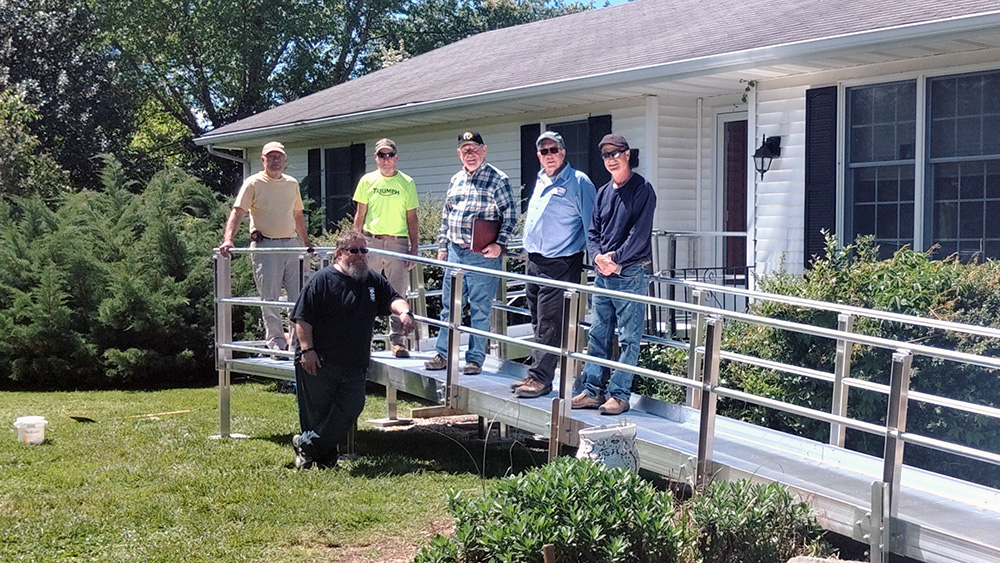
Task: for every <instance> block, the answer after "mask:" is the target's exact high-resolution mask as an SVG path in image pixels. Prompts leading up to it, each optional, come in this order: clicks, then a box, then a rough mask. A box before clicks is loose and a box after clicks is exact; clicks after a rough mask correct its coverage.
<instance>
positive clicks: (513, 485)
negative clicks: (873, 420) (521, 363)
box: [415, 457, 828, 563]
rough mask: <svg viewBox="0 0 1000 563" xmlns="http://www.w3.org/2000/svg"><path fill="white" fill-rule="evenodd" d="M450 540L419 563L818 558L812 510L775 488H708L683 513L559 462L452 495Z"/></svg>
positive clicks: (634, 482)
mask: <svg viewBox="0 0 1000 563" xmlns="http://www.w3.org/2000/svg"><path fill="white" fill-rule="evenodd" d="M449 509H450V512H451V514H452V517H453V520H454V524H455V532H454V534H453V535H451V536H441V535H439V536H436V537H435V538H433V539H432V540H431V541H430V543H429V544H428V545H427V546H425V547H424V548H423V549H422V550H421V551H420V553H418V554H417V557H416V559H415V562H416V563H458V562H462V563H475V562H485V561H490V562H493V561H504V562H522V561H523V562H540V561H541V560H542V546H544V545H545V544H552V545H553V547H554V548H555V552H556V560H557V561H573V562H595V563H596V562H601V563H604V562H608V563H610V562H671V563H672V562H683V563H695V562H700V561H705V562H712V563H715V562H722V561H731V562H734V563H756V562H759V563H772V562H775V561H786V560H787V559H788V558H790V557H792V556H794V555H801V554H814V555H818V554H824V553H826V552H828V546H827V545H826V544H825V543H823V542H822V541H821V539H820V538H821V535H822V530H821V529H820V528H819V527H818V526H817V524H816V522H815V520H814V519H812V518H811V517H810V516H809V508H808V506H807V505H805V504H803V503H797V502H794V500H793V498H792V496H791V495H790V494H789V493H788V492H787V491H786V490H785V489H784V488H783V487H781V486H780V485H768V486H763V485H754V484H752V483H749V482H736V483H724V482H722V483H714V484H712V485H710V486H709V487H707V488H706V489H705V490H704V491H703V492H699V493H696V494H695V496H694V497H693V498H692V499H690V500H688V501H687V502H686V503H682V502H677V503H675V499H674V497H673V496H672V495H671V494H670V493H669V492H661V491H658V490H656V489H655V488H654V487H653V485H652V484H650V483H649V482H648V481H645V480H643V479H642V478H640V477H639V476H638V475H635V474H633V473H631V472H629V471H627V470H624V469H607V468H605V467H604V466H602V465H599V464H595V463H593V462H590V461H585V460H578V459H574V458H568V457H561V458H558V459H556V460H555V461H553V462H552V463H550V464H548V465H546V466H543V467H540V468H537V469H533V470H531V471H528V472H526V473H524V474H522V475H520V476H515V477H508V478H507V479H504V480H503V481H501V482H500V483H499V484H498V485H497V487H496V489H495V490H493V491H491V492H489V493H487V494H486V495H484V496H482V497H468V496H465V495H463V494H460V493H452V496H451V497H450V499H449Z"/></svg>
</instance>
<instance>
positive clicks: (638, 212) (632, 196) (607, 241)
mask: <svg viewBox="0 0 1000 563" xmlns="http://www.w3.org/2000/svg"><path fill="white" fill-rule="evenodd" d="M654 211H656V192H654V191H653V186H652V185H650V183H649V182H647V181H646V179H645V178H643V177H642V176H640V175H638V174H635V173H633V174H632V177H631V178H629V179H628V181H627V182H625V185H623V186H620V187H618V189H615V187H614V180H611V181H610V182H608V183H607V184H604V185H603V186H601V188H600V189H599V190H597V200H596V201H595V202H594V216H593V219H592V220H591V222H590V229H589V230H588V231H587V251H588V252H590V255H591V256H597V255H598V254H604V253H606V252H611V259H612V260H614V261H615V263H616V264H618V265H619V266H621V268H622V270H625V269H626V268H628V267H629V266H634V265H636V264H642V263H644V262H649V261H651V260H652V259H653V243H652V235H653V213H654Z"/></svg>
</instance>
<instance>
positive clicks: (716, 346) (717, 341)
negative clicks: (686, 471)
mask: <svg viewBox="0 0 1000 563" xmlns="http://www.w3.org/2000/svg"><path fill="white" fill-rule="evenodd" d="M706 325H707V332H706V334H705V368H704V374H705V381H704V382H703V383H702V387H701V410H700V411H699V412H700V415H701V417H700V421H699V425H698V474H697V483H698V484H699V485H707V484H708V482H709V480H710V479H711V477H712V450H713V449H714V448H715V409H716V403H717V402H718V401H717V397H716V396H715V391H714V387H715V386H716V385H718V384H719V362H720V359H721V355H720V353H719V352H720V348H721V347H722V325H723V320H722V319H720V318H718V317H711V318H709V319H708V321H707V322H706Z"/></svg>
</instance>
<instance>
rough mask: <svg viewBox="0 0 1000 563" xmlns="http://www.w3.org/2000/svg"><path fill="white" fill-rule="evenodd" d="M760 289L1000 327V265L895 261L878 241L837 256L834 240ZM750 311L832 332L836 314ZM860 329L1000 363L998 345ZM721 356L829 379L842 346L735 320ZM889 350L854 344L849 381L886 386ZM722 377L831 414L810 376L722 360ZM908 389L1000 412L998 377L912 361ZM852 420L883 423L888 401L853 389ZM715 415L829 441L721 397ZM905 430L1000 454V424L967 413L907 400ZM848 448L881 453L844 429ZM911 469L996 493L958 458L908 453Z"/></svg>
mask: <svg viewBox="0 0 1000 563" xmlns="http://www.w3.org/2000/svg"><path fill="white" fill-rule="evenodd" d="M760 287H761V289H762V290H764V291H768V292H772V293H779V294H784V295H792V296H796V297H805V298H810V299H818V300H823V301H830V302H834V303H843V304H848V305H855V306H859V307H867V308H871V309H876V310H883V311H892V312H898V313H905V314H911V315H917V316H925V317H931V318H937V319H943V320H949V321H956V322H964V323H968V324H974V325H984V326H993V327H997V326H1000V263H997V262H994V261H989V262H986V263H984V264H963V263H960V262H958V261H957V260H955V259H953V258H951V259H946V260H932V259H931V257H930V256H929V254H924V253H920V252H915V251H912V250H909V249H903V250H900V251H898V252H896V253H895V254H894V255H893V256H892V258H890V259H888V260H879V258H878V249H877V247H874V246H873V244H872V240H871V237H861V238H859V239H858V240H857V241H856V242H855V244H853V245H850V246H848V247H846V248H837V246H836V244H835V241H834V240H833V239H832V238H831V237H828V240H827V249H826V254H825V256H823V257H819V258H816V259H815V260H814V261H813V263H812V268H811V269H810V270H809V271H807V272H806V273H805V275H803V276H796V275H792V274H789V273H787V272H778V273H776V274H773V275H770V276H766V277H764V278H762V279H761V280H760ZM751 311H752V312H754V313H756V314H759V315H764V316H768V317H773V318H780V319H786V320H790V321H795V322H800V323H805V324H811V325H814V326H822V327H827V328H836V323H837V318H836V314H834V313H830V312H823V311H816V310H812V309H806V308H801V307H796V306H792V305H784V304H780V303H774V302H762V301H761V302H756V303H755V304H753V305H752V306H751ZM855 332H857V333H860V334H866V335H872V336H879V337H884V338H891V339H896V340H899V341H900V342H919V343H920V344H925V345H929V346H935V347H939V348H944V349H949V350H958V351H962V352H968V353H973V354H982V355H986V356H996V355H997V354H998V351H1000V350H998V348H997V345H996V342H995V340H993V339H988V338H980V337H974V336H968V335H964V334H956V333H950V332H945V331H941V330H932V329H925V328H921V327H914V326H911V325H905V326H904V325H901V324H899V323H893V322H883V321H875V320H871V319H860V318H859V319H858V320H857V321H856V323H855ZM723 340H724V345H723V346H724V348H725V349H727V350H733V351H736V352H740V353H744V354H748V355H752V356H757V357H761V358H766V359H770V360H777V361H781V362H784V363H787V364H792V365H799V366H805V367H810V368H814V369H820V370H824V371H827V372H830V371H832V369H833V365H834V358H835V352H836V343H835V342H834V341H832V340H830V339H826V338H814V337H811V336H807V335H803V334H797V333H792V332H788V331H783V330H776V329H771V328H767V327H761V326H755V325H747V324H744V323H729V324H727V326H726V328H725V331H724V333H723ZM891 354H892V353H891V351H889V350H882V349H874V348H871V347H869V346H864V347H862V346H855V347H854V350H853V354H852V360H851V376H852V377H855V378H858V379H863V380H867V381H874V382H878V383H882V384H887V383H888V382H889V373H890V365H891ZM720 377H721V378H722V379H723V384H725V385H726V386H730V387H734V388H737V389H741V390H744V391H747V392H751V393H754V394H757V395H762V396H765V397H773V398H778V399H781V400H784V401H787V402H791V403H794V404H798V405H803V406H807V407H810V408H814V409H817V410H823V411H829V410H830V405H831V401H832V386H831V385H830V384H829V383H826V382H821V381H816V380H813V379H809V378H805V377H800V376H792V375H788V374H784V373H778V372H775V371H772V370H766V369H763V368H758V367H753V366H747V365H743V364H736V363H729V362H724V363H723V366H722V372H721V374H720ZM911 389H912V390H915V391H921V392H925V393H930V394H934V395H939V396H944V397H949V398H952V399H958V400H963V401H969V402H973V403H977V404H987V405H989V404H1000V386H998V385H997V374H996V373H995V372H994V371H993V370H989V369H985V368H979V367H975V366H969V365H960V364H956V363H955V362H950V361H943V360H936V359H931V358H927V357H923V356H917V357H915V358H914V362H913V373H912V376H911ZM849 398H850V401H849V406H848V409H849V410H848V415H849V416H851V417H853V418H856V419H860V420H864V421H867V422H872V423H874V424H884V423H885V414H886V409H887V402H886V397H885V396H884V395H880V394H875V393H870V392H861V391H858V390H852V391H851V394H850V397H849ZM719 412H720V414H725V415H726V416H731V417H734V418H739V419H741V420H745V421H748V422H753V423H755V424H761V425H765V426H768V427H771V428H776V429H779V430H783V431H788V432H792V433H795V434H798V435H802V436H807V437H810V438H813V439H816V440H824V441H825V440H826V437H827V436H828V433H829V427H828V425H827V424H825V423H821V422H818V421H813V420H807V419H802V418H800V417H796V416H792V415H788V414H785V413H780V412H777V411H774V410H770V409H765V408H763V407H756V406H753V405H747V404H744V403H740V402H737V401H732V400H721V401H720V403H719ZM907 429H908V430H910V431H911V432H915V433H918V434H921V435H925V436H930V437H934V438H939V439H942V440H948V441H952V442H956V443H959V444H962V445H966V446H970V447H974V448H979V449H984V450H988V451H998V450H1000V422H998V421H996V420H993V419H988V418H986V417H979V416H973V415H967V414H964V413H961V412H959V411H956V410H953V409H945V408H941V407H936V406H934V405H927V404H924V403H922V402H919V401H911V402H910V409H909V413H908V417H907ZM847 446H848V447H849V448H852V449H856V450H859V451H862V452H866V453H870V454H873V455H876V456H880V455H881V453H882V447H883V440H882V439H881V438H879V437H877V436H872V435H869V434H865V433H861V432H856V431H850V430H849V431H848V434H847ZM905 461H906V463H908V464H910V465H914V466H917V467H924V468H927V469H931V470H933V471H937V472H941V473H945V474H948V475H953V476H956V477H960V478H963V479H968V480H972V481H977V482H981V483H984V484H987V485H991V486H994V487H995V486H1000V477H998V476H997V473H996V470H995V467H993V466H991V465H988V464H985V463H980V462H974V461H969V460H962V461H961V463H956V458H954V457H953V456H951V455H949V454H944V453H941V452H937V451H934V450H929V449H924V448H918V447H915V446H910V447H908V448H907V449H906V452H905Z"/></svg>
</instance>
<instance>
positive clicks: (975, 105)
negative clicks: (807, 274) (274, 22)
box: [197, 0, 1000, 273]
mask: <svg viewBox="0 0 1000 563" xmlns="http://www.w3.org/2000/svg"><path fill="white" fill-rule="evenodd" d="M550 128H551V129H556V130H559V131H560V132H562V133H563V135H564V137H565V138H566V139H567V143H568V145H569V159H570V162H571V163H572V164H573V165H574V166H575V167H576V168H579V169H582V170H584V171H586V172H588V173H589V174H591V176H592V178H594V180H595V183H597V184H598V185H599V184H600V183H603V182H604V181H606V180H607V174H606V172H605V171H604V169H603V166H602V164H601V161H600V159H599V157H598V154H597V147H596V141H597V140H598V139H600V137H601V136H602V135H603V134H604V133H606V132H608V131H614V132H617V133H621V134H623V135H624V136H625V137H626V138H627V139H628V140H629V142H630V143H631V144H632V146H633V147H634V148H637V149H639V158H638V164H637V167H636V170H637V171H638V172H639V173H641V174H643V175H644V176H646V177H647V178H648V179H650V180H651V181H652V183H653V185H654V186H655V187H656V190H657V196H658V203H657V210H656V228H657V229H660V230H663V231H675V232H676V231H683V232H692V231H696V232H707V231H714V232H718V231H746V233H747V237H746V244H745V245H743V244H742V243H741V242H740V239H732V238H730V239H727V240H728V241H729V242H728V243H726V244H723V243H722V239H721V238H719V237H718V236H685V237H684V238H682V239H681V243H680V245H679V253H680V255H681V260H682V265H690V266H711V265H723V264H725V265H730V266H739V265H741V264H744V263H745V264H750V265H752V266H754V267H755V268H756V269H757V271H758V272H764V273H766V272H769V271H773V270H774V269H775V268H777V267H779V265H782V264H783V265H784V267H785V268H787V269H789V270H791V271H793V272H797V271H801V270H802V269H803V267H804V265H805V264H806V263H807V262H808V259H809V257H810V256H811V255H812V254H815V253H818V252H819V251H820V250H821V249H822V238H821V236H820V229H828V230H830V231H833V232H836V233H837V234H838V236H840V238H841V240H843V241H850V240H853V238H854V237H855V236H856V235H858V234H874V235H875V237H876V239H877V241H878V242H879V243H880V244H881V245H882V248H883V251H884V252H891V250H893V249H895V248H897V247H899V246H901V245H904V244H909V245H912V246H913V247H914V248H916V249H927V248H930V247H931V245H933V244H940V245H941V246H942V248H943V250H944V252H945V253H951V252H954V251H959V252H960V253H962V254H963V255H964V256H968V255H971V254H972V253H974V252H979V251H981V252H983V253H984V255H985V256H987V257H992V258H998V257H1000V3H998V2H997V0H950V1H948V2H940V1H939V0H883V1H875V0H742V1H740V2H733V1H731V0H669V1H668V0H635V1H634V2H630V3H627V4H623V5H620V6H614V7H609V8H604V9H600V10H594V11H589V12H585V13H580V14H574V15H569V16H563V17H559V18H555V19H551V20H547V21H541V22H535V23H530V24H525V25H521V26H517V27H513V28H508V29H502V30H497V31H491V32H487V33H483V34H480V35H476V36H474V37H470V38H467V39H465V40H462V41H459V42H457V43H454V44H452V45H448V46H446V47H442V48H440V49H437V50H435V51H433V52H430V53H427V54H424V55H421V56H418V57H414V58H412V59H409V60H407V61H404V62H401V63H399V64H396V65H394V66H391V67H389V68H386V69H383V70H381V71H378V72H375V73H373V74H369V75H366V76H363V77H361V78H358V79H357V80H352V81H350V82H347V83H345V84H341V85H338V86H335V87H333V88H330V89H327V90H325V91H322V92H319V93H317V94H314V95H312V96H308V97H305V98H302V99H299V100H296V101H294V102H290V103H288V104H285V105H283V106H280V107H277V108H274V109H271V110H268V111H265V112H263V113H260V114H258V115H255V116H252V117H249V118H247V119H244V120H241V121H238V122H236V123H233V124H230V125H227V126H225V127H222V128H219V129H217V130H215V131H212V132H211V133H208V134H206V135H204V136H202V137H200V138H199V139H197V142H198V143H199V144H202V145H210V146H214V147H215V148H222V149H237V150H242V151H243V155H244V158H245V159H246V160H247V161H248V162H249V165H248V167H247V172H248V173H249V172H250V170H251V168H252V169H254V170H256V169H259V167H260V161H259V158H258V156H257V155H258V154H259V150H260V147H261V146H262V145H263V144H264V143H265V142H267V141H270V140H280V141H282V142H284V143H285V145H286V147H288V150H289V173H290V174H292V175H294V176H296V177H298V178H299V179H300V180H305V181H304V185H306V186H307V188H306V189H308V191H309V193H310V194H311V195H312V196H313V197H315V198H317V199H322V200H323V201H325V204H326V209H327V210H328V215H332V216H333V217H332V218H333V219H338V218H339V217H340V216H342V215H343V214H344V213H347V212H348V210H349V208H350V207H349V206H350V203H349V202H350V197H351V195H352V193H353V187H354V185H355V182H356V181H357V179H358V177H359V176H360V174H361V173H362V172H363V171H364V170H366V169H367V170H371V169H374V167H375V165H374V163H373V162H372V160H373V157H372V148H373V147H374V143H375V141H376V140H377V139H379V138H381V137H391V138H393V139H394V140H395V141H396V142H397V143H398V145H399V148H400V160H399V167H400V169H401V170H403V171H405V172H407V173H408V174H410V175H412V176H413V177H414V179H415V180H416V183H417V186H418V188H419V190H420V191H421V193H422V194H425V195H424V197H427V196H428V195H430V194H441V193H443V191H444V189H445V188H446V186H447V180H448V178H449V177H450V176H451V175H452V174H453V173H454V172H455V171H456V170H458V168H459V161H458V158H457V156H456V152H455V147H456V136H457V135H458V133H460V132H461V131H463V130H466V129H474V130H477V131H479V132H481V133H482V134H483V136H484V137H485V140H486V144H487V146H488V147H489V154H488V160H489V161H490V162H491V163H493V164H494V165H496V166H498V167H499V168H500V169H502V170H504V171H505V172H507V174H508V175H509V176H510V178H511V181H512V183H513V184H514V185H526V186H525V192H524V195H525V197H526V196H527V194H529V193H530V189H531V187H532V185H533V178H534V175H535V173H536V172H537V171H538V168H539V166H538V161H537V158H536V157H535V155H534V140H535V138H536V137H537V135H538V134H539V132H540V131H543V130H545V129H550ZM763 137H780V138H781V140H780V151H781V152H780V156H779V157H777V158H775V159H774V161H773V163H772V165H771V168H770V170H769V171H768V172H766V174H764V175H763V177H762V176H761V175H760V174H758V173H756V172H755V171H754V167H753V163H752V161H751V159H750V156H751V155H752V154H753V153H754V152H755V151H756V150H757V149H758V147H759V146H760V145H761V141H762V138H763ZM991 217H992V218H993V219H991ZM733 241H736V242H733ZM661 252H662V251H661ZM661 258H662V257H661Z"/></svg>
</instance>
